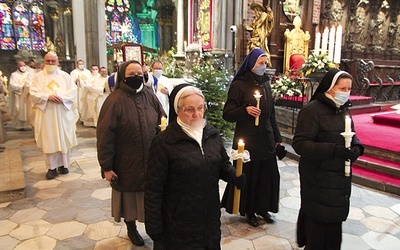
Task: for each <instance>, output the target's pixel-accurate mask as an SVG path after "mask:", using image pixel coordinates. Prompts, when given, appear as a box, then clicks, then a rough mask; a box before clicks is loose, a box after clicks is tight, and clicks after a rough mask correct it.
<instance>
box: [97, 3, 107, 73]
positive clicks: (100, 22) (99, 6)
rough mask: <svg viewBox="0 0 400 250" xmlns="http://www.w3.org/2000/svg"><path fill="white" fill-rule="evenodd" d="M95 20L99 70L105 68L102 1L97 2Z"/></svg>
mask: <svg viewBox="0 0 400 250" xmlns="http://www.w3.org/2000/svg"><path fill="white" fill-rule="evenodd" d="M97 13H98V16H97V20H98V36H99V40H98V42H99V62H98V63H99V68H100V67H107V42H106V19H105V18H104V17H105V15H106V10H105V5H104V0H97Z"/></svg>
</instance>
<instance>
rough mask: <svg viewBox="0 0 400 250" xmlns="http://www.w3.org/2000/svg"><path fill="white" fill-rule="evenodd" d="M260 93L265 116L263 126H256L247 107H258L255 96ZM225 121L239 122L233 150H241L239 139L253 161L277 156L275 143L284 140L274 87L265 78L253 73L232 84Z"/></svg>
mask: <svg viewBox="0 0 400 250" xmlns="http://www.w3.org/2000/svg"><path fill="white" fill-rule="evenodd" d="M256 91H258V92H259V93H260V94H261V95H262V97H261V99H260V109H261V115H260V117H259V126H255V125H254V122H255V118H254V116H251V115H249V114H248V113H247V111H246V107H247V106H256V105H257V101H256V99H255V98H254V93H255V92H256ZM223 118H224V119H225V120H226V121H228V122H236V127H235V135H234V138H233V148H234V149H237V145H238V141H239V139H243V141H244V142H245V143H246V149H247V150H248V151H249V152H250V158H251V160H252V161H261V160H265V159H267V158H269V157H275V143H276V142H281V141H282V137H281V134H280V132H279V128H278V125H277V123H276V119H275V106H274V102H273V99H272V96H271V86H270V85H269V84H268V83H267V79H266V78H265V77H262V78H260V77H257V76H255V75H254V74H253V73H252V72H251V71H248V72H246V73H245V74H244V75H243V76H240V77H239V79H238V80H235V81H234V82H232V84H231V86H230V88H229V92H228V99H227V101H226V103H225V106H224V114H223Z"/></svg>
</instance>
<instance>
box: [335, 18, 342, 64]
mask: <svg viewBox="0 0 400 250" xmlns="http://www.w3.org/2000/svg"><path fill="white" fill-rule="evenodd" d="M342 32H343V28H342V25H339V26H338V28H337V30H336V41H335V55H334V57H333V62H334V63H340V57H341V53H342Z"/></svg>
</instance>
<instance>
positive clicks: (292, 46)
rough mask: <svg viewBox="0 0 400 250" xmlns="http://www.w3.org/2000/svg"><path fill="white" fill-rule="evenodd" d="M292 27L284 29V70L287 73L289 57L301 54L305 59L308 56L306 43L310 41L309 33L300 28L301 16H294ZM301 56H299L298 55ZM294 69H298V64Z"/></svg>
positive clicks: (289, 67)
mask: <svg viewBox="0 0 400 250" xmlns="http://www.w3.org/2000/svg"><path fill="white" fill-rule="evenodd" d="M293 25H294V29H292V30H291V31H289V29H286V31H285V34H284V35H285V50H284V53H285V55H284V72H285V74H289V73H290V71H291V70H292V68H293V67H292V66H291V65H290V57H291V56H292V55H301V56H302V58H303V59H304V60H305V59H306V58H307V57H308V43H309V42H310V39H311V37H310V34H309V32H308V31H306V32H304V31H303V30H302V29H301V18H300V17H299V16H296V17H295V18H294V20H293ZM300 58H301V57H300ZM296 70H299V68H298V66H297V67H296Z"/></svg>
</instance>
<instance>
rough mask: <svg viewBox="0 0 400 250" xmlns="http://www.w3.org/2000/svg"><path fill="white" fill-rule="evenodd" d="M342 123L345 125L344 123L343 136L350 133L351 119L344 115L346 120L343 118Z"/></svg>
mask: <svg viewBox="0 0 400 250" xmlns="http://www.w3.org/2000/svg"><path fill="white" fill-rule="evenodd" d="M344 121H345V123H344V133H345V134H348V133H351V118H350V116H348V115H346V118H345V120H344Z"/></svg>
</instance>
